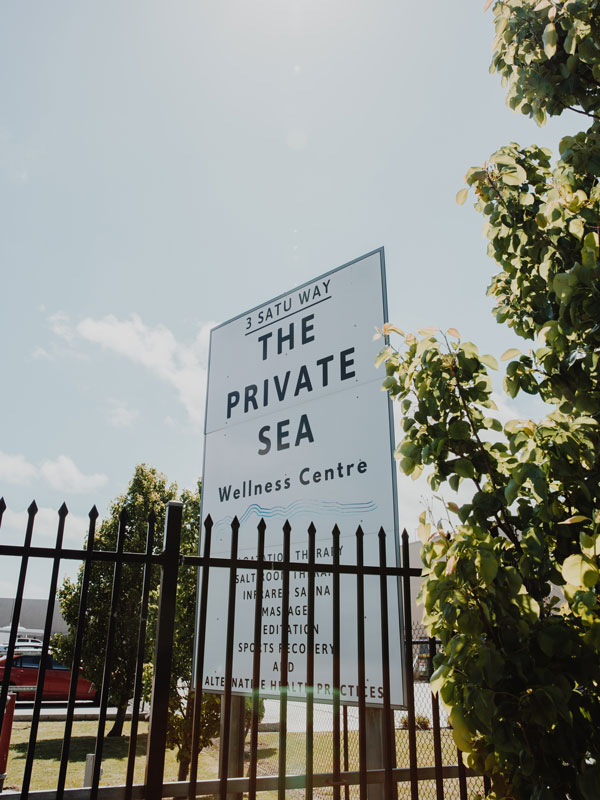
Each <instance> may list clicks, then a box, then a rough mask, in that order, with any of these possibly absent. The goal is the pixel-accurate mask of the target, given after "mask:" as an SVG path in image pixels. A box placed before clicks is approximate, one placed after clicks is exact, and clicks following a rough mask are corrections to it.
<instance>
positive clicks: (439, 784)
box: [428, 639, 444, 800]
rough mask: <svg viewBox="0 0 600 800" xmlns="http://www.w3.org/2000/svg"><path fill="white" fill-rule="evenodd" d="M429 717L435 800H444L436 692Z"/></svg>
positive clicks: (432, 652)
mask: <svg viewBox="0 0 600 800" xmlns="http://www.w3.org/2000/svg"><path fill="white" fill-rule="evenodd" d="M435 651H436V643H435V639H429V675H428V677H429V678H431V675H432V673H433V659H434V657H435ZM431 716H432V717H433V719H432V724H433V755H434V766H435V797H436V800H444V779H443V777H442V767H443V756H442V733H441V730H440V698H439V696H438V694H437V692H436V693H435V694H434V693H433V692H432V693H431Z"/></svg>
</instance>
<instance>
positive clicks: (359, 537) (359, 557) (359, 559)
mask: <svg viewBox="0 0 600 800" xmlns="http://www.w3.org/2000/svg"><path fill="white" fill-rule="evenodd" d="M363 539H364V534H363V529H362V528H361V526H360V525H359V526H358V528H357V529H356V622H357V639H358V753H359V763H358V768H359V771H360V800H366V797H367V728H366V722H367V721H366V709H365V687H366V680H365V576H364V573H363V567H364V552H363V544H364V543H363Z"/></svg>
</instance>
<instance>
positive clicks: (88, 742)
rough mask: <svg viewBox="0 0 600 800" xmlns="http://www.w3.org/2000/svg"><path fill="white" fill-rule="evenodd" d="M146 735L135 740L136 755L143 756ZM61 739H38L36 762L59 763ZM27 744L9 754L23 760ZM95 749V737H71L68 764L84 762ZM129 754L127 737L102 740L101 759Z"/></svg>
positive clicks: (140, 735) (12, 749)
mask: <svg viewBox="0 0 600 800" xmlns="http://www.w3.org/2000/svg"><path fill="white" fill-rule="evenodd" d="M147 743H148V734H147V733H140V734H139V736H138V738H137V743H136V748H135V752H136V755H138V756H139V755H145V753H146V745H147ZM62 746H63V740H62V739H39V740H38V741H37V743H36V746H35V758H36V761H42V760H45V761H60V756H61V753H62ZM27 747H28V742H19V744H13V745H12V746H11V748H10V749H11V752H12V753H13V754H14V756H15V757H16V758H23V759H24V758H25V757H26V755H27ZM95 749H96V737H95V736H73V738H72V739H71V747H70V748H69V762H71V763H74V762H76V761H85V758H86V756H87V754H88V753H93V752H94V751H95ZM128 752H129V737H128V736H119V737H115V736H111V737H109V738H105V739H104V745H103V748H102V758H103V759H108V758H114V759H116V760H120V759H125V758H127V753H128Z"/></svg>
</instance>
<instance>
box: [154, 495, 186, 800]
mask: <svg viewBox="0 0 600 800" xmlns="http://www.w3.org/2000/svg"><path fill="white" fill-rule="evenodd" d="M182 512H183V504H182V503H180V502H178V501H175V500H171V501H170V502H169V503H167V516H166V519H165V537H164V545H163V561H162V565H161V577H160V599H159V603H158V623H157V629H156V650H155V653H154V680H153V682H152V704H151V707H150V724H149V726H148V749H147V751H146V779H145V784H146V794H145V797H146V800H160V798H161V797H162V784H163V777H164V769H165V751H166V749H167V722H168V718H169V689H170V683H171V664H172V660H173V634H174V630H175V602H176V597H177V574H178V570H179V545H180V541H181V519H182Z"/></svg>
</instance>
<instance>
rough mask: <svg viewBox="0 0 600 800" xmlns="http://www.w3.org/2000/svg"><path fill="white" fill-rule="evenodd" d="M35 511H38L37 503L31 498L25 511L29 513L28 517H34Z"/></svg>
mask: <svg viewBox="0 0 600 800" xmlns="http://www.w3.org/2000/svg"><path fill="white" fill-rule="evenodd" d="M37 512H38V507H37V503H36V502H35V500H32V501H31V505H30V506H29V508H28V509H27V513H28V514H29V516H30V517H34V516H35V515H36V514H37Z"/></svg>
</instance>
